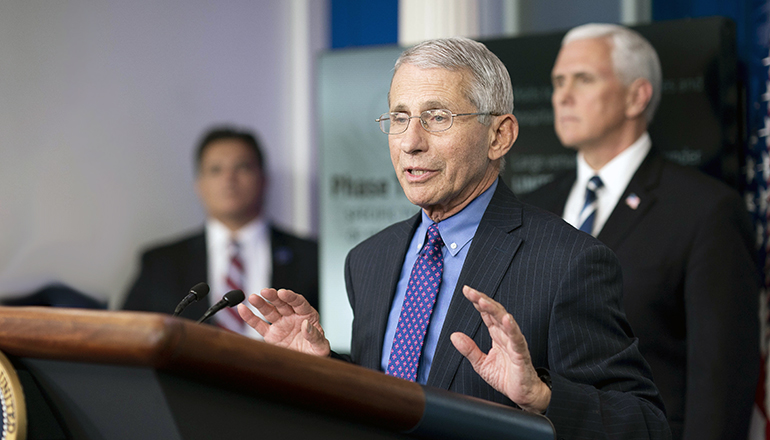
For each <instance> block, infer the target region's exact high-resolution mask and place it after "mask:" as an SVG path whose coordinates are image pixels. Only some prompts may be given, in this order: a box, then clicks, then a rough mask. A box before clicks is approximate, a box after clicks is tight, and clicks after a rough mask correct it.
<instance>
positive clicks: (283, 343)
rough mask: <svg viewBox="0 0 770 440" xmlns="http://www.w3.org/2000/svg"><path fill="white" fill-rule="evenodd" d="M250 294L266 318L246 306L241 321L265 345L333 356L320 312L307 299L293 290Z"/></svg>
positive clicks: (250, 300)
mask: <svg viewBox="0 0 770 440" xmlns="http://www.w3.org/2000/svg"><path fill="white" fill-rule="evenodd" d="M260 295H262V296H259V295H256V294H251V295H249V303H251V305H253V306H254V307H256V308H257V310H259V312H260V313H261V314H262V316H264V317H265V319H264V320H263V319H261V318H260V317H258V316H257V315H255V314H254V313H253V312H252V311H251V310H250V309H249V308H248V307H246V305H245V304H239V305H238V313H239V314H240V315H241V318H243V320H244V321H245V322H246V323H247V324H248V325H250V326H251V327H253V328H254V329H255V330H256V331H257V332H259V334H260V335H262V337H264V338H265V342H267V343H270V344H273V345H277V346H279V347H285V348H289V349H292V350H295V351H300V352H303V353H307V354H313V355H316V356H329V354H330V353H331V349H330V348H329V341H328V340H327V339H326V336H324V331H323V328H321V324H320V319H319V316H318V311H317V310H316V309H314V308H313V306H311V305H310V303H308V302H307V300H306V299H305V297H304V296H302V295H300V294H298V293H294V292H292V291H291V290H286V289H281V290H275V289H262V291H261V292H260Z"/></svg>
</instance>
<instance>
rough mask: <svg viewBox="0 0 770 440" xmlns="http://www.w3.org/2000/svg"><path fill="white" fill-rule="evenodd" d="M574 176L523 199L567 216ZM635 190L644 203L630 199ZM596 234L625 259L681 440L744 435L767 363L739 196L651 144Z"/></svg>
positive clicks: (638, 327) (650, 355) (627, 299)
mask: <svg viewBox="0 0 770 440" xmlns="http://www.w3.org/2000/svg"><path fill="white" fill-rule="evenodd" d="M575 174H576V173H575V172H574V171H573V172H571V173H568V174H566V175H563V176H561V177H560V178H558V179H557V180H555V181H553V182H551V183H550V184H548V185H546V186H545V187H543V188H540V189H539V190H537V191H535V192H533V193H532V194H530V195H527V196H525V197H523V199H524V200H526V201H527V202H530V203H533V204H535V205H538V206H541V207H543V208H546V209H548V210H550V211H552V212H554V213H556V214H559V215H561V214H562V211H563V209H564V205H565V203H566V200H567V197H568V195H569V192H570V189H571V188H572V185H573V183H574V181H575V178H576V176H575ZM631 194H636V195H637V196H638V198H639V200H640V204H639V206H638V208H637V209H632V208H631V207H630V206H629V205H628V204H627V203H626V202H625V201H626V199H627V197H629V195H631ZM597 238H599V240H601V241H602V242H604V243H605V244H606V245H607V246H609V247H610V248H611V249H612V250H613V251H615V253H616V254H617V256H618V258H619V259H620V263H621V266H622V268H623V289H624V304H625V310H626V314H627V316H628V321H629V322H630V323H631V327H632V328H633V330H634V333H635V334H636V336H637V337H638V338H639V349H640V350H641V352H642V354H643V355H644V357H645V358H646V359H647V361H648V362H649V363H650V366H651V367H652V372H653V377H654V379H655V383H656V385H657V386H658V388H659V389H660V394H661V397H663V401H664V402H665V404H666V411H667V414H668V419H669V423H670V425H671V431H672V434H673V437H674V438H685V439H688V440H696V439H697V440H704V439H712V438H713V439H730V438H735V439H741V440H744V439H745V438H746V436H747V430H748V423H749V418H750V414H751V408H752V403H753V399H754V390H755V387H756V383H757V382H756V380H757V375H758V369H759V352H758V350H759V342H758V335H759V330H758V319H757V307H758V297H757V293H758V289H759V278H758V275H757V271H756V263H755V261H754V245H753V234H752V229H751V225H750V222H749V219H748V215H747V214H746V210H745V207H744V205H743V203H742V201H741V199H740V198H739V196H738V194H737V193H736V192H735V191H734V190H732V189H730V188H729V187H727V186H726V185H724V184H722V183H720V182H718V181H716V180H715V179H712V178H710V177H707V176H706V175H704V174H702V173H700V172H698V171H696V170H693V169H689V168H685V167H682V166H679V165H676V164H674V163H672V162H669V161H666V160H664V159H663V158H662V156H661V155H660V154H659V153H656V152H655V151H654V150H652V151H651V152H650V153H649V154H648V156H647V157H646V158H645V160H644V162H643V163H642V164H641V166H640V167H639V169H638V170H637V172H636V173H635V174H634V176H633V177H632V179H631V181H630V183H629V184H628V188H626V190H625V192H624V194H623V196H622V197H621V198H620V200H619V201H618V204H617V206H616V207H615V209H614V210H613V211H612V214H611V215H610V217H609V219H608V220H607V222H606V224H605V225H604V227H603V228H602V230H601V232H600V233H599V235H598V237H597ZM683 420H684V422H683Z"/></svg>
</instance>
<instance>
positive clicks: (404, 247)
mask: <svg viewBox="0 0 770 440" xmlns="http://www.w3.org/2000/svg"><path fill="white" fill-rule="evenodd" d="M388 104H389V110H388V113H385V114H383V115H382V116H380V118H378V121H379V123H380V129H381V130H382V131H383V132H384V133H385V134H386V135H387V136H388V145H389V148H390V155H391V161H392V163H393V167H394V169H395V171H396V174H397V176H398V180H399V182H400V184H401V186H402V188H403V190H404V193H405V194H406V196H407V198H408V199H409V200H410V201H411V202H412V203H414V204H415V205H417V206H419V207H420V208H421V210H420V212H419V213H417V214H416V215H415V216H414V217H412V218H411V219H409V220H406V221H403V222H400V223H396V224H394V225H392V226H390V227H388V228H386V229H385V230H383V231H381V232H379V233H377V234H375V235H374V236H373V237H371V238H369V239H367V240H365V241H364V242H362V243H361V244H359V245H358V246H357V247H356V248H354V249H353V250H352V251H351V252H350V254H349V255H348V258H347V261H346V265H345V266H346V285H347V290H348V297H349V299H350V304H351V306H352V309H353V314H354V320H353V331H352V347H351V360H352V361H353V362H355V363H357V364H360V365H363V366H365V367H368V368H372V369H376V370H380V371H384V372H386V373H387V374H390V375H393V376H396V377H401V378H404V379H407V380H412V381H417V382H419V383H423V384H427V385H430V386H434V387H437V388H442V389H448V390H451V391H456V392H459V393H463V394H467V395H471V396H475V397H479V398H483V399H487V400H492V401H495V402H499V403H503V404H507V405H516V406H518V407H521V408H522V409H524V410H526V411H531V412H536V413H543V412H544V413H545V414H546V415H547V416H548V417H549V418H550V419H551V421H552V422H553V425H554V427H555V428H556V432H557V434H558V436H559V437H563V438H586V439H587V438H639V439H642V438H644V439H648V438H663V439H665V438H669V437H670V432H669V429H668V426H667V425H666V421H665V416H664V414H663V410H662V403H661V401H660V398H659V396H658V393H657V390H656V389H655V385H654V384H653V383H652V380H651V379H650V376H649V367H648V366H647V364H646V363H645V362H644V359H643V358H642V357H641V355H640V354H639V351H638V349H637V342H636V340H634V339H633V338H632V337H631V336H630V331H629V327H628V324H627V322H626V320H625V317H624V316H623V313H622V311H621V310H620V306H621V304H620V302H621V295H622V292H621V279H620V267H619V265H618V263H617V260H616V259H615V257H614V255H613V254H612V252H611V251H610V250H609V249H608V248H607V247H606V246H604V245H602V244H601V243H600V242H599V241H598V240H596V239H594V238H593V237H590V236H588V235H585V234H581V233H579V232H577V231H575V230H574V228H572V227H570V226H569V225H567V224H565V223H564V222H563V221H561V219H559V218H558V217H557V216H555V215H553V214H551V213H548V212H545V211H543V210H541V209H537V208H534V207H532V206H529V205H525V204H523V203H521V202H519V201H518V200H517V199H516V197H515V196H514V195H513V193H512V192H511V191H510V190H509V189H508V188H507V187H506V186H505V184H504V183H503V182H502V181H501V180H500V179H499V177H498V174H499V170H500V163H501V161H502V158H503V156H504V155H505V154H506V153H507V152H508V151H509V150H510V148H511V146H512V145H513V143H514V141H515V140H516V137H517V135H518V123H517V121H516V118H515V117H514V116H513V115H512V114H511V112H512V111H513V92H512V87H511V81H510V78H509V76H508V72H507V70H506V68H505V66H504V65H503V64H502V62H501V61H500V60H499V59H498V58H497V57H496V56H495V55H494V54H492V53H491V52H490V51H489V50H488V49H487V48H486V47H485V46H484V45H483V44H481V43H477V42H474V41H472V40H468V39H464V38H450V39H441V40H432V41H428V42H425V43H422V44H419V45H417V46H415V47H413V48H410V49H408V50H406V51H405V52H404V53H403V54H402V55H401V57H399V60H398V61H397V62H396V67H395V72H394V74H393V78H392V81H391V86H390V92H389V95H388ZM482 292H483V293H482ZM262 295H263V297H264V298H265V299H267V300H268V301H270V303H267V302H265V300H264V299H263V298H261V297H259V296H257V295H251V296H250V297H249V301H250V302H251V303H252V304H253V305H254V306H256V307H257V308H258V309H259V310H260V312H261V313H262V314H263V315H264V316H265V319H266V320H267V322H265V321H262V320H260V319H259V318H257V317H256V316H254V315H253V314H252V313H251V312H250V311H249V309H248V308H247V307H245V306H244V305H240V306H239V307H238V309H239V312H240V313H241V316H242V317H243V318H244V320H245V321H246V322H248V323H249V324H250V325H252V326H253V327H254V328H256V329H257V331H259V332H260V334H262V335H264V337H265V341H267V342H269V343H274V344H279V345H282V346H286V347H290V348H293V349H297V350H301V351H304V352H306V353H312V354H316V355H322V356H327V355H329V354H330V350H329V343H328V341H327V340H326V338H325V337H324V335H323V329H322V328H321V327H320V325H319V324H318V313H317V312H316V311H315V310H314V309H313V308H312V307H310V306H309V305H308V303H307V301H305V300H304V298H302V296H301V295H297V294H296V293H294V292H291V291H288V290H279V291H276V290H273V289H265V290H263V291H262ZM268 322H269V324H268Z"/></svg>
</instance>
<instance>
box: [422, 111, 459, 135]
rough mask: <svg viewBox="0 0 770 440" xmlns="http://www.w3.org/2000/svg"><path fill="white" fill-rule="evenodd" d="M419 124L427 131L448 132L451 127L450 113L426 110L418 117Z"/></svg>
mask: <svg viewBox="0 0 770 440" xmlns="http://www.w3.org/2000/svg"><path fill="white" fill-rule="evenodd" d="M420 122H422V126H423V127H425V129H426V130H428V131H432V132H436V131H444V130H449V127H451V126H452V112H450V111H449V110H446V109H436V110H426V111H424V112H422V114H421V115H420Z"/></svg>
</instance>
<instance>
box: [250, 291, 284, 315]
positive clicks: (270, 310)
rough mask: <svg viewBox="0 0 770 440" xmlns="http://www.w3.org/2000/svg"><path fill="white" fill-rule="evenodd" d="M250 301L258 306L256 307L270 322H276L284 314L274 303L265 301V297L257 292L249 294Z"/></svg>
mask: <svg viewBox="0 0 770 440" xmlns="http://www.w3.org/2000/svg"><path fill="white" fill-rule="evenodd" d="M265 290H266V289H263V290H262V292H264V291H265ZM262 292H261V293H262ZM249 303H250V304H251V305H253V306H254V307H256V309H257V310H259V313H261V314H262V316H264V317H265V319H266V320H267V321H268V322H276V321H277V320H279V319H281V317H282V316H283V315H281V314H280V313H279V312H278V310H276V309H275V306H274V305H273V304H272V303H269V302H267V301H265V299H264V298H262V297H260V296H259V295H257V294H255V293H252V294H251V295H249Z"/></svg>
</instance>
